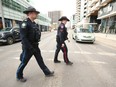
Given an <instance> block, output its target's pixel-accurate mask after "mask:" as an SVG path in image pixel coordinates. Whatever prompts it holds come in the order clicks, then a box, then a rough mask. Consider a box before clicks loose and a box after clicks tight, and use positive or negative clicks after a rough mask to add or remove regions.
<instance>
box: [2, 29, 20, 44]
mask: <svg viewBox="0 0 116 87" xmlns="http://www.w3.org/2000/svg"><path fill="white" fill-rule="evenodd" d="M19 40H20V31H19V28H18V27H14V28H10V27H9V28H5V29H2V30H0V43H7V44H9V45H11V44H13V43H14V42H15V41H19Z"/></svg>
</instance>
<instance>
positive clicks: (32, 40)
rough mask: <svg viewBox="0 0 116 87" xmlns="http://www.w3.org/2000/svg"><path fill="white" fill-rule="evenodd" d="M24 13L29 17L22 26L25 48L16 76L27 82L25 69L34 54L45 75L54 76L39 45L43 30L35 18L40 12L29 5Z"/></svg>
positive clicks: (22, 38) (21, 31)
mask: <svg viewBox="0 0 116 87" xmlns="http://www.w3.org/2000/svg"><path fill="white" fill-rule="evenodd" d="M23 13H25V14H26V15H27V18H26V19H25V20H24V21H23V22H22V24H21V26H20V33H21V40H22V47H23V49H22V53H21V55H20V57H21V58H20V60H21V63H20V65H19V67H18V70H17V73H16V78H17V80H18V81H21V82H26V78H24V77H23V70H24V68H25V66H26V65H27V63H28V62H29V60H30V58H31V57H32V56H33V55H34V56H35V59H36V61H37V63H38V65H39V66H40V68H41V69H42V71H43V72H44V74H45V76H47V77H48V76H53V75H54V72H53V71H50V70H49V69H48V68H47V66H46V65H45V64H44V61H43V58H42V56H41V51H40V49H39V47H38V42H39V41H40V37H41V31H40V30H39V27H38V24H36V23H35V22H34V20H35V19H36V18H37V16H38V14H39V13H40V12H39V11H37V10H36V9H35V8H33V7H28V8H27V9H26V10H25V11H24V12H23Z"/></svg>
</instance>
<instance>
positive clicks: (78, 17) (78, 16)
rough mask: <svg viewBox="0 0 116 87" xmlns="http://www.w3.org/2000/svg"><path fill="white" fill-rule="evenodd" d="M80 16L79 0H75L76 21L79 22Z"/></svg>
mask: <svg viewBox="0 0 116 87" xmlns="http://www.w3.org/2000/svg"><path fill="white" fill-rule="evenodd" d="M80 16H81V0H76V21H77V23H78V22H80Z"/></svg>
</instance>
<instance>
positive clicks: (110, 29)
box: [98, 1, 116, 34]
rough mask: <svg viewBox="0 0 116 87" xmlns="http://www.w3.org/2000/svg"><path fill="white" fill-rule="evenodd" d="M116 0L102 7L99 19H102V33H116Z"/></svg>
mask: <svg viewBox="0 0 116 87" xmlns="http://www.w3.org/2000/svg"><path fill="white" fill-rule="evenodd" d="M115 6H116V1H113V2H111V3H109V4H108V5H107V6H105V7H103V8H101V9H100V11H99V12H98V19H101V25H100V31H101V32H102V33H110V34H116V7H115Z"/></svg>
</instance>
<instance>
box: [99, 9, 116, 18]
mask: <svg viewBox="0 0 116 87" xmlns="http://www.w3.org/2000/svg"><path fill="white" fill-rule="evenodd" d="M115 15H116V11H115V12H112V13H110V14H107V15H104V16H101V17H98V18H97V19H104V18H108V17H111V16H115Z"/></svg>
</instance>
